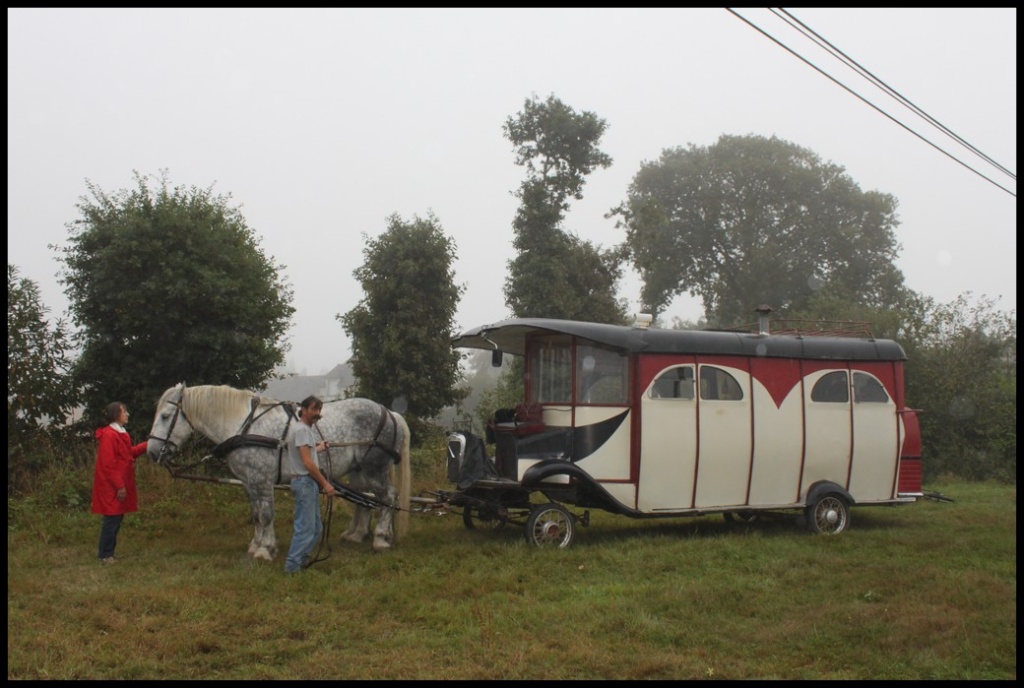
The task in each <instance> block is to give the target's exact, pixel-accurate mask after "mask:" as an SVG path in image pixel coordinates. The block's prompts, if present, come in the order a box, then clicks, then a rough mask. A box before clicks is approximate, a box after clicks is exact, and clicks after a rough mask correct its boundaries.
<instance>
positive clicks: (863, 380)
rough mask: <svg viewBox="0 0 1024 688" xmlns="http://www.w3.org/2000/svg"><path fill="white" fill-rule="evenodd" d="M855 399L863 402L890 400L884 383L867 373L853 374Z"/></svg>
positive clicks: (884, 401)
mask: <svg viewBox="0 0 1024 688" xmlns="http://www.w3.org/2000/svg"><path fill="white" fill-rule="evenodd" d="M853 400H854V401H856V402H858V403H861V402H881V403H883V404H884V403H886V402H887V401H889V395H888V394H886V392H885V387H883V386H882V383H881V382H879V381H878V380H876V379H875V378H874V377H872V376H871V375H868V374H867V373H854V374H853Z"/></svg>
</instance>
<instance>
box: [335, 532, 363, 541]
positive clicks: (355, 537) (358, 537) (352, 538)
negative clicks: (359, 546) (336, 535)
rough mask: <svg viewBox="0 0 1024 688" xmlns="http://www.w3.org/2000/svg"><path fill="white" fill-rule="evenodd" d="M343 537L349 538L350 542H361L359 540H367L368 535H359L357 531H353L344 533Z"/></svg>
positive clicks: (343, 538)
mask: <svg viewBox="0 0 1024 688" xmlns="http://www.w3.org/2000/svg"><path fill="white" fill-rule="evenodd" d="M341 539H342V540H348V541H349V542H356V543H359V542H362V541H363V540H365V539H366V536H365V535H358V534H356V533H352V534H351V535H342V536H341Z"/></svg>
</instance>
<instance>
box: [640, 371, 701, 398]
mask: <svg viewBox="0 0 1024 688" xmlns="http://www.w3.org/2000/svg"><path fill="white" fill-rule="evenodd" d="M650 397H651V398H652V399H693V366H677V367H675V368H669V369H668V370H666V371H665V372H663V373H662V374H661V375H659V376H658V379H657V380H655V381H654V384H652V385H651V391H650Z"/></svg>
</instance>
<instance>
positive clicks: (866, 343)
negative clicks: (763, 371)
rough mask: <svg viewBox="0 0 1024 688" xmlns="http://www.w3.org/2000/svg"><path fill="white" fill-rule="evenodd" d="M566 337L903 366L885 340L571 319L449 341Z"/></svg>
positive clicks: (496, 342)
mask: <svg viewBox="0 0 1024 688" xmlns="http://www.w3.org/2000/svg"><path fill="white" fill-rule="evenodd" d="M545 333H547V334H566V335H572V336H574V337H580V338H582V339H587V340H589V341H592V342H595V343H597V344H602V345H604V346H607V347H610V348H613V349H618V350H619V351H622V352H623V353H646V354H657V353H665V354H714V355H721V356H759V357H771V358H803V359H821V360H846V361H904V360H906V358H907V355H906V353H905V352H904V351H903V347H901V346H900V345H899V344H897V343H896V342H894V341H892V340H889V339H867V338H857V337H820V336H810V335H790V334H756V333H750V332H723V331H717V330H664V329H661V328H657V327H648V328H645V327H629V326H626V325H605V324H602V323H591V322H580V321H576V320H554V319H548V318H515V319H511V320H503V321H501V322H498V323H495V324H493V325H483V326H481V327H477V328H475V329H472V330H469V331H467V332H463V333H462V334H460V335H459V336H457V337H455V338H454V339H453V340H452V346H453V347H456V348H469V349H487V350H493V349H495V348H499V349H501V350H502V351H505V352H508V353H511V354H517V355H520V356H521V355H523V353H524V352H525V350H526V338H527V336H528V335H531V334H545Z"/></svg>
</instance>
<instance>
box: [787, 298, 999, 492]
mask: <svg viewBox="0 0 1024 688" xmlns="http://www.w3.org/2000/svg"><path fill="white" fill-rule="evenodd" d="M791 315H792V316H793V317H797V318H803V319H808V320H816V319H825V320H833V321H834V320H841V321H847V322H849V321H859V322H865V323H867V324H868V325H869V329H870V332H871V333H872V334H873V335H875V336H877V337H884V338H888V339H895V340H896V341H898V342H899V343H900V344H901V345H902V346H903V349H904V351H906V353H907V362H906V365H905V367H904V371H905V373H904V379H905V381H906V382H905V390H906V395H907V399H906V401H907V406H909V407H910V408H915V409H920V410H922V411H923V412H922V413H921V414H920V415H919V420H920V423H921V441H922V450H923V471H924V478H925V481H926V482H927V481H931V480H934V479H935V478H937V477H939V476H940V475H943V474H948V475H955V476H958V477H960V478H966V479H969V480H987V479H997V480H1002V481H1006V482H1015V481H1016V477H1017V468H1016V467H1017V429H1016V428H1017V374H1016V372H1017V360H1016V352H1017V323H1016V320H1015V318H1014V315H1013V314H1012V313H1001V312H998V311H997V310H995V301H993V300H991V299H988V298H985V297H982V298H981V299H979V300H978V301H977V302H974V300H973V299H972V297H971V294H970V292H967V293H965V294H962V295H960V296H959V297H957V299H955V300H954V301H952V302H951V303H948V304H938V303H936V302H935V300H934V299H932V298H930V297H925V296H922V295H920V294H915V293H913V292H910V291H909V290H908V292H907V296H906V298H905V299H904V300H903V301H902V302H901V303H900V304H899V305H898V307H897V308H891V309H871V308H868V307H865V306H862V305H859V304H852V303H849V302H843V301H841V300H840V299H838V298H835V297H830V296H829V295H828V294H824V293H821V292H819V293H818V294H816V295H815V296H814V297H813V298H812V299H811V301H810V302H809V304H808V306H807V308H806V310H804V311H801V312H798V313H793V314H791Z"/></svg>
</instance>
